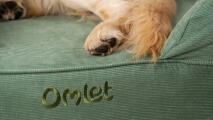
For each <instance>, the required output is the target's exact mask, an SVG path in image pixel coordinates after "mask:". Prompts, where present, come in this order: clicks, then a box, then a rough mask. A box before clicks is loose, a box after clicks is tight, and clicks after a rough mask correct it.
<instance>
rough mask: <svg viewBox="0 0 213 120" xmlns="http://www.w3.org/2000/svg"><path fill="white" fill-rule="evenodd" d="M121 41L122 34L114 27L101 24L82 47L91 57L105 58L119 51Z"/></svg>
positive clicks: (122, 38) (122, 39)
mask: <svg viewBox="0 0 213 120" xmlns="http://www.w3.org/2000/svg"><path fill="white" fill-rule="evenodd" d="M123 41H124V36H123V33H121V31H120V30H119V28H118V27H117V26H116V25H113V24H109V23H101V24H99V25H97V26H96V27H95V28H94V29H93V31H92V32H91V33H90V34H89V36H88V37H87V40H86V43H85V45H84V47H85V49H86V50H87V51H88V52H89V53H90V54H91V55H96V56H106V55H110V54H112V53H113V52H115V51H117V50H119V48H120V45H121V44H122V43H123Z"/></svg>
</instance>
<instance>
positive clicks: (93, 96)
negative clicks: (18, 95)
mask: <svg viewBox="0 0 213 120" xmlns="http://www.w3.org/2000/svg"><path fill="white" fill-rule="evenodd" d="M110 89H112V87H111V86H109V84H108V82H107V81H106V82H105V84H104V90H102V89H101V87H99V86H94V87H92V88H91V89H90V90H89V96H90V100H91V101H92V102H100V101H101V100H102V99H103V97H104V99H105V100H107V101H111V100H112V99H113V96H112V95H111V96H109V93H108V91H109V90H110ZM102 91H103V95H101V94H102ZM50 92H53V94H54V95H55V97H56V100H55V102H54V103H47V95H48V94H49V93H50ZM87 94H88V85H87V84H85V85H84V93H83V96H82V93H81V91H80V90H74V91H73V90H71V89H66V90H64V92H63V95H62V103H63V104H64V106H65V107H66V106H68V103H67V95H69V96H70V99H74V98H75V96H77V101H76V105H79V104H80V102H81V99H82V98H83V101H84V103H85V104H89V99H88V95H87ZM60 102H61V96H60V93H59V91H58V90H57V89H56V88H54V87H48V88H47V89H46V90H45V91H44V93H43V96H42V104H43V105H44V106H45V107H47V108H55V107H57V106H58V105H59V104H60Z"/></svg>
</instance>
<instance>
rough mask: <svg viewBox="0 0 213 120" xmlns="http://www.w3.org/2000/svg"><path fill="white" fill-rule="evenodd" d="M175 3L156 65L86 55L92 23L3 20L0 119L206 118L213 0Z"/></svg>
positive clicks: (210, 110) (212, 106)
mask: <svg viewBox="0 0 213 120" xmlns="http://www.w3.org/2000/svg"><path fill="white" fill-rule="evenodd" d="M176 1H177V3H178V4H177V5H178V7H177V15H176V17H175V19H174V22H173V24H174V30H173V31H172V33H171V35H170V37H169V39H168V41H167V43H166V44H165V46H164V49H163V53H162V55H161V57H160V59H159V60H158V62H157V63H156V64H150V58H144V59H141V60H132V59H131V54H128V53H127V52H125V51H121V52H117V53H114V54H113V55H110V56H106V57H97V56H91V55H89V54H88V53H87V52H86V51H85V50H84V49H83V44H84V41H85V39H86V36H87V35H88V34H89V32H90V31H91V30H92V28H93V27H94V26H95V25H96V24H97V23H93V22H90V21H88V22H85V21H84V22H79V21H78V18H73V17H64V16H49V17H39V18H33V19H23V20H17V21H9V22H3V21H1V22H0V120H68V119H69V120H105V119H106V120H212V119H213V53H212V52H213V24H212V22H213V1H212V0H176Z"/></svg>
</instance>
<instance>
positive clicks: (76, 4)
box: [0, 0, 176, 61]
mask: <svg viewBox="0 0 213 120" xmlns="http://www.w3.org/2000/svg"><path fill="white" fill-rule="evenodd" d="M8 1H14V2H16V3H17V6H16V8H13V9H12V10H11V11H12V12H11V14H12V13H14V14H15V13H17V12H16V11H19V13H20V10H23V11H22V14H21V17H20V16H17V15H20V14H18V13H17V14H16V15H13V16H12V15H9V14H6V15H5V14H4V13H3V12H1V13H0V15H1V14H2V15H1V18H3V19H6V20H11V19H15V18H16V17H17V18H19V17H20V18H29V17H38V16H43V15H57V14H64V15H79V16H98V17H99V18H100V19H101V20H102V22H101V23H100V24H98V25H97V26H96V27H95V28H94V30H93V31H92V32H91V33H90V34H89V35H88V37H87V40H86V43H85V45H84V47H85V49H86V50H87V51H89V53H90V54H94V55H108V54H111V53H113V52H115V51H117V50H119V49H121V48H131V50H132V52H133V53H134V54H135V58H140V57H142V56H147V55H149V54H151V55H152V56H153V61H156V60H157V57H158V56H160V54H161V51H162V48H163V45H164V43H165V41H166V39H167V38H168V36H169V34H170V32H171V30H172V26H171V20H172V18H173V16H174V14H175V10H176V3H175V0H2V1H1V2H0V6H6V7H7V5H5V4H6V2H8ZM9 6H12V5H9ZM3 8H5V7H3ZM10 8H12V7H10ZM0 10H1V9H0ZM15 10H16V11H15Z"/></svg>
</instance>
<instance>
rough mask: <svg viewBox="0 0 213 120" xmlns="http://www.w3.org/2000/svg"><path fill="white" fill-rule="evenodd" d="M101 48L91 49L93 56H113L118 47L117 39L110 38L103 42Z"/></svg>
mask: <svg viewBox="0 0 213 120" xmlns="http://www.w3.org/2000/svg"><path fill="white" fill-rule="evenodd" d="M101 42H102V43H100V45H99V46H97V47H95V48H94V49H89V50H88V51H89V52H90V54H91V55H96V56H106V55H110V54H112V52H113V51H115V48H114V47H115V46H116V45H117V39H116V38H110V39H107V40H102V41H101Z"/></svg>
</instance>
